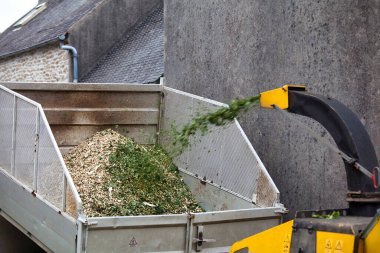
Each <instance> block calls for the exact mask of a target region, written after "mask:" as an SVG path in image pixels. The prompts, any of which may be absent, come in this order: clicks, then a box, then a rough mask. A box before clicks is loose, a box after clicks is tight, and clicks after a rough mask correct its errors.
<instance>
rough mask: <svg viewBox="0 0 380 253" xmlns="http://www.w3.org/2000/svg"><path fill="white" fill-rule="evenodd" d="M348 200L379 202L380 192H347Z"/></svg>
mask: <svg viewBox="0 0 380 253" xmlns="http://www.w3.org/2000/svg"><path fill="white" fill-rule="evenodd" d="M347 201H348V202H360V203H380V192H352V191H351V192H348V193H347Z"/></svg>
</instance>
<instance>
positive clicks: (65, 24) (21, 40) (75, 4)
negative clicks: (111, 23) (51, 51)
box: [0, 0, 104, 58]
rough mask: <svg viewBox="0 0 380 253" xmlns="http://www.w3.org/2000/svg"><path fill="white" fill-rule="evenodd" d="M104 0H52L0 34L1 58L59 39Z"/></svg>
mask: <svg viewBox="0 0 380 253" xmlns="http://www.w3.org/2000/svg"><path fill="white" fill-rule="evenodd" d="M102 1H104V0H49V1H47V8H46V9H45V10H44V11H43V12H41V13H40V14H38V15H37V16H36V17H34V18H33V19H32V20H31V21H29V22H28V23H27V24H25V25H23V26H22V27H21V29H19V30H15V31H14V27H13V26H11V27H9V28H8V29H7V30H5V31H4V32H3V33H2V34H1V36H0V58H1V57H5V56H8V55H11V54H14V53H18V52H22V51H26V50H28V49H31V48H34V47H36V46H39V45H43V44H46V43H50V42H52V41H58V37H59V36H60V35H63V34H65V33H66V32H67V31H68V29H69V28H70V27H71V26H72V25H73V24H74V23H75V22H77V21H78V20H79V19H80V18H82V17H83V16H85V15H86V14H87V13H89V12H90V11H91V10H92V9H93V8H95V7H96V6H97V5H98V4H100V3H101V2H102Z"/></svg>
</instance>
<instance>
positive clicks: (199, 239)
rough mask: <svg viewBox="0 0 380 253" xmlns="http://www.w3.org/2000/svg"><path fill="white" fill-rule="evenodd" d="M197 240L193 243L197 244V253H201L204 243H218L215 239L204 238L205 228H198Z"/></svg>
mask: <svg viewBox="0 0 380 253" xmlns="http://www.w3.org/2000/svg"><path fill="white" fill-rule="evenodd" d="M197 236H198V237H197V238H193V243H195V244H196V248H195V251H196V252H200V251H201V250H202V246H203V243H204V242H216V240H215V239H206V238H204V237H203V236H204V227H203V226H197Z"/></svg>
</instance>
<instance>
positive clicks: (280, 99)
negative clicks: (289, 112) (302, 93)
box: [260, 84, 306, 109]
mask: <svg viewBox="0 0 380 253" xmlns="http://www.w3.org/2000/svg"><path fill="white" fill-rule="evenodd" d="M291 89H297V90H306V87H305V86H304V85H292V84H288V85H284V86H282V87H281V88H277V89H274V90H269V91H265V92H262V93H260V106H261V107H262V108H268V109H273V105H277V106H278V107H280V108H281V109H288V107H289V98H288V91H289V90H291Z"/></svg>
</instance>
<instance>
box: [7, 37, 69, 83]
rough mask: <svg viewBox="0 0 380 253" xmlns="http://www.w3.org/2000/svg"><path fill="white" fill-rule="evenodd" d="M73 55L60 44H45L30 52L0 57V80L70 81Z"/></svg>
mask: <svg viewBox="0 0 380 253" xmlns="http://www.w3.org/2000/svg"><path fill="white" fill-rule="evenodd" d="M70 80H71V56H70V53H69V52H68V51H66V50H62V49H60V48H59V44H58V43H55V44H52V45H47V46H43V47H41V48H37V49H33V50H31V51H29V52H25V53H21V54H17V55H14V56H10V57H7V58H4V59H0V81H4V82H69V81H70Z"/></svg>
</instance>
